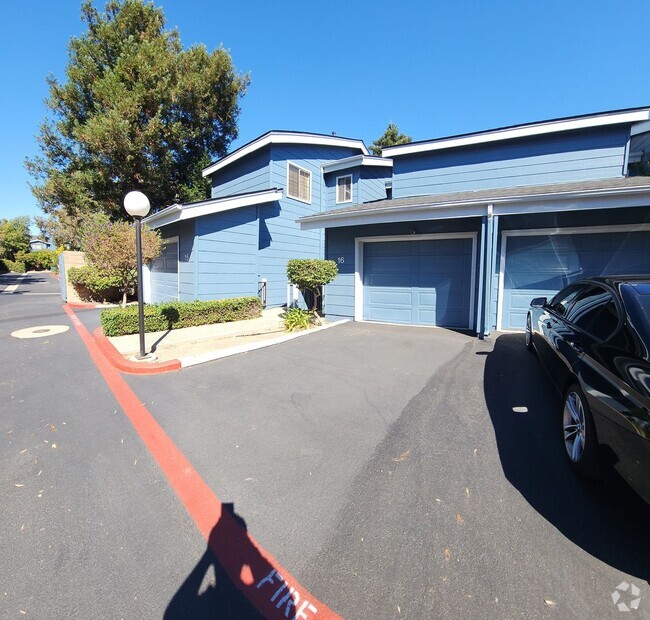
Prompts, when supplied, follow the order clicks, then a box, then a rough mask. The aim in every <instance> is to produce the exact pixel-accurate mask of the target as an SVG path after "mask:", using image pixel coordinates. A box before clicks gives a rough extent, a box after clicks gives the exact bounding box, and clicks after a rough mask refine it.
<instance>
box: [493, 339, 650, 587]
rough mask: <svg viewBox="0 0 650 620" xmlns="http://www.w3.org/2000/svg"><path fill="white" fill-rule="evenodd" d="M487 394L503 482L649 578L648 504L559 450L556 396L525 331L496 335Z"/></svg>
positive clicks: (587, 546) (591, 545)
mask: <svg viewBox="0 0 650 620" xmlns="http://www.w3.org/2000/svg"><path fill="white" fill-rule="evenodd" d="M484 390H485V399H486V403H487V406H488V410H489V413H490V417H491V419H492V424H493V426H494V431H495V435H496V440H497V446H498V449H499V457H500V459H501V464H502V466H503V471H504V473H505V475H506V478H507V479H508V481H509V482H510V483H511V484H512V485H513V486H514V487H515V488H516V489H517V490H518V491H519V492H520V493H521V494H522V496H523V497H524V498H525V499H526V500H527V501H528V503H529V504H530V505H531V506H532V507H533V508H534V509H535V510H537V512H538V513H539V514H541V515H542V516H543V517H544V518H545V519H546V520H547V521H549V522H550V523H551V524H552V525H554V526H555V527H556V528H557V529H558V530H559V531H560V532H562V534H563V535H564V536H566V537H567V538H568V539H569V540H571V541H572V542H573V543H575V544H576V545H578V546H580V547H581V548H582V549H584V550H585V551H586V552H587V553H589V554H591V555H592V556H594V557H596V558H598V559H599V560H601V561H602V562H605V563H607V564H609V565H610V566H612V567H614V568H616V569H618V570H620V571H623V572H625V573H628V574H630V575H634V576H636V577H639V578H642V579H645V580H646V581H647V580H648V579H649V578H650V560H649V558H650V544H649V542H650V536H649V531H648V507H647V505H646V504H645V503H644V502H643V501H642V500H641V499H640V498H638V497H637V496H636V495H634V494H633V493H632V492H631V491H630V490H629V489H628V487H627V486H626V485H624V484H623V482H622V481H621V480H620V479H619V478H617V477H616V476H615V475H613V474H612V475H610V476H609V477H608V478H607V479H606V480H605V484H597V483H593V482H590V481H587V480H583V479H582V478H580V477H578V476H577V475H576V474H575V473H574V471H573V470H572V469H571V467H570V465H569V462H568V459H567V458H566V456H565V454H564V445H563V443H562V431H561V405H562V403H561V399H560V397H559V395H558V393H557V391H556V390H555V389H554V387H553V385H552V384H551V382H550V380H549V379H547V377H546V375H545V373H544V370H543V369H542V366H541V365H540V363H539V361H538V360H537V358H536V356H535V355H532V354H531V353H529V352H528V351H526V349H525V347H524V336H523V334H504V335H501V336H499V337H498V338H497V340H496V342H495V346H494V350H493V351H492V352H491V353H489V354H488V356H487V360H486V365H485V376H484Z"/></svg>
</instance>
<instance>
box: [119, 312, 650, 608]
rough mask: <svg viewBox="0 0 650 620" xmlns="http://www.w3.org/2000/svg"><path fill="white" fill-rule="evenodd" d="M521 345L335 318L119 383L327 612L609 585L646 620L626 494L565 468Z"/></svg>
mask: <svg viewBox="0 0 650 620" xmlns="http://www.w3.org/2000/svg"><path fill="white" fill-rule="evenodd" d="M522 338H523V337H522V336H520V335H512V334H503V335H496V336H494V337H492V338H490V339H488V340H486V341H480V340H477V339H475V338H471V337H469V336H466V335H463V334H459V333H454V332H450V331H446V330H435V329H418V328H409V327H396V326H389V325H372V324H363V323H350V324H345V325H341V326H338V327H336V328H333V329H330V330H327V331H326V332H321V333H317V334H313V335H310V336H308V337H306V338H302V339H299V340H296V341H291V342H287V343H284V344H282V345H278V346H276V347H271V348H269V349H264V350H260V351H256V352H254V353H251V354H245V355H241V356H235V357H233V358H228V359H225V360H220V361H218V362H214V363H210V364H206V365H204V366H201V367H195V368H191V369H185V370H182V371H180V372H178V373H174V374H173V375H164V376H155V377H128V378H127V380H128V383H129V384H130V386H131V387H132V388H133V389H134V391H135V392H136V393H137V394H138V395H139V396H140V398H141V399H142V402H144V403H145V404H146V406H147V407H148V408H149V410H150V411H151V412H152V413H153V414H154V416H155V417H156V419H157V420H158V422H159V423H160V424H161V425H162V426H163V427H164V429H165V430H166V432H167V433H168V434H169V435H170V437H171V438H172V439H173V441H174V442H175V443H176V445H177V446H178V447H179V448H180V449H181V450H182V452H183V453H184V454H185V456H186V457H187V458H188V459H189V461H190V462H191V463H192V464H193V466H194V467H195V468H196V470H197V471H198V472H199V473H200V474H201V476H202V477H203V478H204V479H205V480H206V482H207V483H208V484H209V486H210V487H211V488H212V489H213V490H214V491H215V492H216V494H217V495H218V496H219V497H220V498H221V499H222V500H223V501H226V502H232V503H233V504H234V509H235V510H236V512H237V513H238V514H239V515H240V516H241V517H242V518H244V519H245V520H246V522H247V524H248V530H249V532H251V533H252V534H253V535H254V536H255V537H256V538H257V539H258V540H259V541H260V542H261V543H262V545H263V546H264V547H265V548H266V549H268V550H269V551H271V552H272V553H273V554H274V555H275V556H276V557H277V558H278V559H279V560H280V561H281V562H282V563H283V564H284V565H286V566H287V567H289V568H290V569H291V571H292V572H293V573H294V575H295V576H296V577H297V578H298V579H299V580H300V581H301V583H302V584H303V585H304V586H306V587H307V588H309V589H310V590H311V591H312V592H314V594H315V595H317V596H318V597H319V598H320V599H321V600H323V601H325V602H326V603H327V604H328V605H329V606H330V607H332V608H333V609H334V610H335V611H337V612H339V613H340V614H341V615H342V616H343V617H346V618H370V617H372V618H396V617H411V618H423V617H427V618H429V617H450V618H464V617H485V618H504V617H527V618H536V617H540V618H543V617H549V616H551V615H555V614H558V615H559V616H560V617H567V618H569V617H571V618H573V617H575V618H593V617H601V618H607V617H617V614H618V613H619V612H618V610H617V608H616V607H615V606H614V605H613V602H612V592H613V591H614V590H615V588H616V587H617V586H618V585H619V584H621V583H622V582H624V581H626V582H629V583H631V584H633V585H634V586H635V587H639V589H640V590H641V598H642V603H641V607H640V608H639V610H638V613H639V614H641V617H647V614H648V609H650V589H649V588H648V585H647V579H648V576H649V574H648V568H649V564H648V558H649V557H650V555H649V554H648V540H647V535H648V532H647V527H645V528H644V526H643V525H642V524H644V523H646V524H647V521H644V520H643V519H644V515H643V507H642V506H640V505H639V503H638V502H636V501H635V499H634V498H631V497H629V496H628V495H627V494H626V493H624V492H623V490H622V489H620V488H619V486H618V485H617V484H616V482H615V481H609V482H608V483H607V484H606V485H604V486H597V485H594V484H591V483H586V482H584V481H582V480H579V479H577V478H575V476H574V475H573V473H572V472H571V471H570V469H569V467H568V465H567V463H566V461H565V459H564V457H563V455H562V453H561V443H560V441H559V436H560V433H559V431H558V429H559V421H558V419H557V412H558V411H559V399H558V398H557V396H556V395H555V394H554V392H553V391H552V388H551V387H550V384H549V383H548V382H547V381H546V379H545V378H544V376H543V375H542V372H541V369H540V367H539V365H538V363H537V360H536V359H535V358H534V357H533V356H532V355H530V354H528V353H527V352H526V351H525V350H524V347H523V340H522ZM197 560H198V558H197ZM644 614H645V616H644Z"/></svg>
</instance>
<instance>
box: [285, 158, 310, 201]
mask: <svg viewBox="0 0 650 620" xmlns="http://www.w3.org/2000/svg"><path fill="white" fill-rule="evenodd" d="M288 177H289V178H288V182H287V196H289V198H295V199H296V200H302V202H311V172H309V170H305V169H304V168H299V167H298V166H296V165H294V164H289V172H288Z"/></svg>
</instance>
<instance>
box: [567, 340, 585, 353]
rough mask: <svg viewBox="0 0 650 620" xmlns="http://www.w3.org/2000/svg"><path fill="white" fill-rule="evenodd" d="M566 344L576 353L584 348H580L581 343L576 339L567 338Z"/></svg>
mask: <svg viewBox="0 0 650 620" xmlns="http://www.w3.org/2000/svg"><path fill="white" fill-rule="evenodd" d="M567 344H568V345H569V346H570V347H571V348H572V349H573V350H574V351H576V352H577V353H584V351H585V350H584V349H583V348H582V344H581V343H580V342H578V341H577V340H567Z"/></svg>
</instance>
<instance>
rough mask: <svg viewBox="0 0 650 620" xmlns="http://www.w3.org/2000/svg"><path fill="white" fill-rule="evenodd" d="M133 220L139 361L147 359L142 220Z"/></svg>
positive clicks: (139, 218)
mask: <svg viewBox="0 0 650 620" xmlns="http://www.w3.org/2000/svg"><path fill="white" fill-rule="evenodd" d="M134 219H135V253H136V261H137V272H138V328H139V330H140V354H139V355H138V358H139V359H143V358H145V357H147V354H146V353H145V350H144V301H143V295H142V280H143V278H142V218H141V217H138V216H136V217H134Z"/></svg>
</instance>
